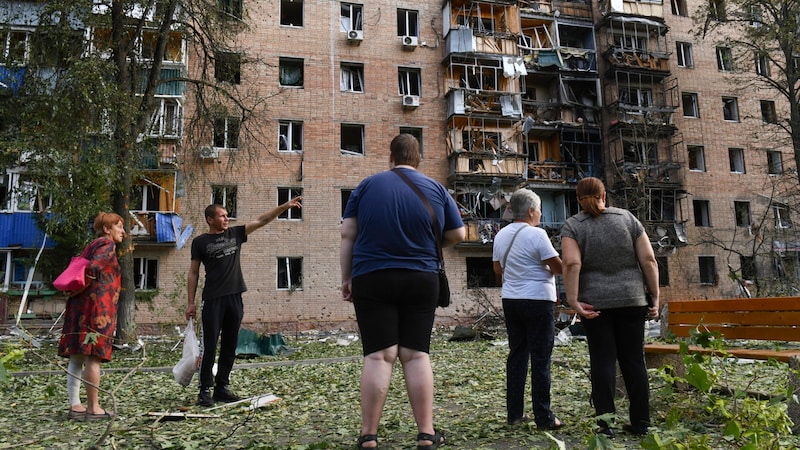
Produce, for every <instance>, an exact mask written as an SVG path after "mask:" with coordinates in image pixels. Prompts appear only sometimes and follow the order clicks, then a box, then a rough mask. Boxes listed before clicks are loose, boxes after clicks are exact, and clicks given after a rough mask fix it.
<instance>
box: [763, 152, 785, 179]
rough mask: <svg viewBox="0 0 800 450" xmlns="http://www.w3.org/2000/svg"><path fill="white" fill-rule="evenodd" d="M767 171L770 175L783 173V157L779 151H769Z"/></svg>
mask: <svg viewBox="0 0 800 450" xmlns="http://www.w3.org/2000/svg"><path fill="white" fill-rule="evenodd" d="M767 171H768V173H769V174H770V175H780V174H782V173H783V155H782V154H781V152H779V151H777V150H767Z"/></svg>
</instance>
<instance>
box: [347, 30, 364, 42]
mask: <svg viewBox="0 0 800 450" xmlns="http://www.w3.org/2000/svg"><path fill="white" fill-rule="evenodd" d="M347 40H348V41H349V42H350V43H351V44H354V45H358V44H360V43H361V41H363V40H364V31H363V30H350V31H348V32H347Z"/></svg>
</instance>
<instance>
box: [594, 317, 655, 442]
mask: <svg viewBox="0 0 800 450" xmlns="http://www.w3.org/2000/svg"><path fill="white" fill-rule="evenodd" d="M646 315H647V307H646V306H636V307H629V308H615V309H604V310H602V311H601V312H600V316H599V317H597V318H595V319H590V320H587V319H584V320H582V323H583V328H584V329H585V330H586V338H587V340H588V343H589V361H590V368H591V379H592V401H593V402H594V409H595V413H596V414H597V415H598V416H599V415H601V414H606V413H615V412H616V408H615V407H614V394H615V391H616V381H617V364H616V363H617V362H619V368H620V371H621V372H622V378H623V379H624V380H625V389H626V390H627V391H628V398H629V399H630V420H631V424H632V425H633V426H634V427H637V428H638V427H647V426H650V382H649V380H648V378H647V365H646V364H645V361H644V323H645V319H646ZM598 424H599V425H600V426H608V425H609V424H606V423H602V422H598Z"/></svg>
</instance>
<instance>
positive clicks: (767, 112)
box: [761, 100, 778, 123]
mask: <svg viewBox="0 0 800 450" xmlns="http://www.w3.org/2000/svg"><path fill="white" fill-rule="evenodd" d="M761 120H763V121H764V122H765V123H778V115H777V114H776V113H775V102H774V101H772V100H761Z"/></svg>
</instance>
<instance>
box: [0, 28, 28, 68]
mask: <svg viewBox="0 0 800 450" xmlns="http://www.w3.org/2000/svg"><path fill="white" fill-rule="evenodd" d="M29 36H30V33H28V32H27V31H20V30H4V31H0V61H1V62H3V63H4V65H8V66H11V65H24V64H25V63H26V62H27V61H28V38H29Z"/></svg>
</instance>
